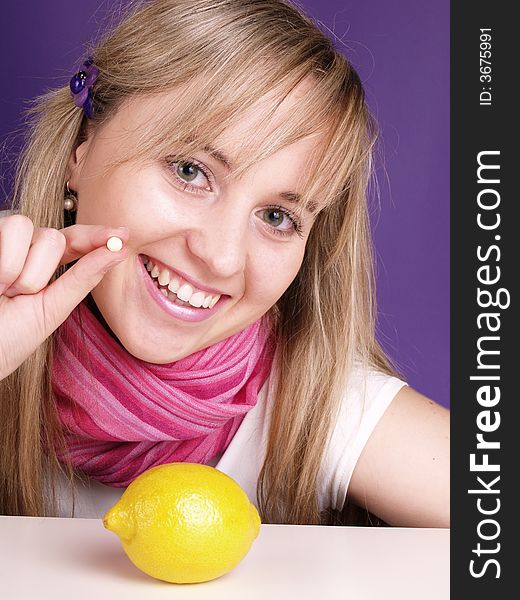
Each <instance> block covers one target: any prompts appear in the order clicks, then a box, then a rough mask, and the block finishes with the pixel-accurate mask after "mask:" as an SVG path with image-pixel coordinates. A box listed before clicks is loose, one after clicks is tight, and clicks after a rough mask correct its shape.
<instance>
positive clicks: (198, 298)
mask: <svg viewBox="0 0 520 600" xmlns="http://www.w3.org/2000/svg"><path fill="white" fill-rule="evenodd" d="M205 299H206V294H204V292H196V293H195V294H193V296H192V297H191V298H190V300H189V303H190V304H191V305H192V306H195V307H196V308H200V307H201V306H202V303H203V302H204V300H205Z"/></svg>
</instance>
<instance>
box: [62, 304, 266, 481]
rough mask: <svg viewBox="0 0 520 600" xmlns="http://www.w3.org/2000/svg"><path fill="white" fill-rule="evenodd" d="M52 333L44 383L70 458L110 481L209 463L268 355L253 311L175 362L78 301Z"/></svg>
mask: <svg viewBox="0 0 520 600" xmlns="http://www.w3.org/2000/svg"><path fill="white" fill-rule="evenodd" d="M82 333H83V334H84V340H83V337H82V336H81V334H82ZM55 340H56V341H55V347H54V362H53V372H52V384H53V390H54V395H55V399H56V405H57V411H58V415H59V419H60V421H61V423H62V426H63V428H64V432H65V439H66V443H67V449H68V453H69V456H70V460H71V461H72V464H73V466H74V468H75V469H78V470H80V471H82V472H84V473H86V474H87V475H88V476H89V477H91V478H92V479H97V480H98V481H101V482H102V483H105V484H107V485H110V486H113V487H126V486H128V485H129V484H130V483H131V482H132V481H133V480H134V479H135V478H136V477H137V476H138V475H140V474H141V473H143V472H144V471H146V470H147V469H150V468H151V467H154V466H156V465H160V464H163V463H169V462H180V461H186V462H196V463H207V462H208V461H209V460H211V459H212V458H213V457H214V456H216V455H218V454H219V453H221V452H222V451H224V450H225V449H226V448H227V446H228V444H229V443H230V441H231V440H232V438H233V436H234V434H235V432H236V431H237V429H238V427H239V426H240V423H241V422H242V419H243V418H244V416H245V414H246V413H247V412H248V411H249V410H251V408H253V406H255V404H256V401H257V396H258V392H259V390H260V388H261V387H262V385H263V384H264V382H265V381H266V379H267V376H268V375H269V372H270V370H271V364H272V358H273V349H272V346H271V343H270V341H269V340H268V339H267V333H266V329H265V324H264V322H263V321H262V319H259V320H258V321H257V322H255V323H253V324H252V325H249V326H248V327H247V328H246V329H245V330H243V331H241V332H239V333H236V334H234V335H232V336H230V337H228V338H226V339H224V340H221V341H220V342H217V343H216V344H214V345H213V346H210V347H208V348H205V349H203V350H199V351H198V352H195V353H194V354H191V355H190V356H187V357H185V358H182V359H180V360H178V361H176V362H172V363H169V364H164V365H156V364H152V363H148V362H145V361H143V360H140V359H138V358H135V357H134V356H132V355H131V354H130V353H129V352H128V351H127V350H125V349H124V348H123V347H122V346H121V344H120V343H119V342H118V341H117V340H116V339H114V338H113V337H112V335H111V334H110V333H109V331H107V330H106V329H105V327H104V326H103V324H102V323H101V322H100V321H99V320H98V319H97V318H96V316H95V315H94V314H93V312H92V311H91V310H90V309H89V308H88V306H87V305H86V303H85V302H82V303H81V304H80V305H79V306H78V307H77V308H76V309H75V310H74V311H73V312H72V313H71V315H70V316H69V318H68V319H67V320H66V321H65V322H64V323H63V325H62V326H61V327H60V329H59V330H58V332H57V334H56V337H55ZM89 364H90V365H91V369H90V371H89V368H88V365H89ZM58 458H59V460H60V461H62V462H63V461H65V460H66V455H65V453H61V452H60V451H59V450H58Z"/></svg>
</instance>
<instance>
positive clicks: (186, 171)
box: [166, 157, 211, 193]
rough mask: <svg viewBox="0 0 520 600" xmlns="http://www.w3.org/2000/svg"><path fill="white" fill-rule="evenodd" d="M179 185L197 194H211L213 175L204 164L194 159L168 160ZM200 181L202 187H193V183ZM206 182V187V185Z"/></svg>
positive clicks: (171, 158)
mask: <svg viewBox="0 0 520 600" xmlns="http://www.w3.org/2000/svg"><path fill="white" fill-rule="evenodd" d="M166 162H167V164H168V167H169V168H170V169H171V171H172V173H173V175H174V178H175V180H176V182H177V183H179V184H181V186H182V189H183V190H187V191H190V192H195V193H205V192H211V174H210V172H209V169H207V168H206V167H205V166H204V165H203V164H201V163H199V162H198V161H195V160H193V159H189V160H188V159H184V160H183V159H176V158H173V157H169V158H167V159H166ZM198 180H200V183H201V185H202V186H203V187H201V185H192V182H195V181H198ZM204 180H205V185H204Z"/></svg>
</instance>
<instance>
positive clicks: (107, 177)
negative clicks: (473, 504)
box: [69, 90, 320, 364]
mask: <svg viewBox="0 0 520 600" xmlns="http://www.w3.org/2000/svg"><path fill="white" fill-rule="evenodd" d="M297 98H298V96H297V91H296V90H295V91H294V92H293V93H292V96H289V97H288V98H287V99H286V100H284V102H283V103H282V104H281V105H280V107H279V108H278V110H277V113H276V114H277V117H276V118H277V119H284V116H286V115H287V114H289V113H290V112H291V111H292V110H295V105H296V103H297V101H298V100H297ZM153 102H154V100H152V99H150V98H145V99H143V98H140V99H133V100H132V101H131V102H128V103H126V104H124V105H123V106H122V107H121V108H120V109H119V111H118V112H117V113H116V114H115V115H114V117H113V118H112V119H111V120H110V121H109V122H108V123H107V124H106V125H105V126H104V127H103V128H101V129H100V130H98V131H97V132H96V133H95V134H94V135H91V136H89V138H88V139H87V141H86V142H84V143H83V144H81V145H80V146H79V147H78V149H77V150H76V151H75V153H74V154H73V156H72V157H71V160H70V163H69V169H70V187H71V189H73V190H75V191H76V192H77V194H78V212H77V215H76V222H77V223H83V224H105V225H110V226H123V225H124V226H126V227H128V228H129V230H130V238H129V241H128V244H127V246H128V248H129V249H130V255H129V258H128V259H127V260H125V261H123V262H122V263H120V264H119V265H117V266H116V267H114V268H113V269H112V270H111V271H110V272H108V273H107V274H106V275H105V277H104V278H103V280H102V281H101V283H100V284H99V285H98V286H97V287H96V288H95V289H94V290H93V292H92V296H93V298H94V300H95V302H96V305H97V306H98V308H99V310H100V311H101V313H102V315H103V317H104V318H105V320H106V322H107V323H108V325H109V327H110V328H111V330H112V331H113V332H114V334H115V335H116V336H117V338H118V339H119V340H120V341H121V343H122V344H123V346H124V347H125V348H126V349H127V350H128V351H129V352H130V353H131V354H133V355H134V356H136V357H138V358H140V359H142V360H145V361H148V362H154V363H158V364H164V363H168V362H172V361H175V360H179V359H181V358H183V357H185V356H188V355H190V354H192V353H193V352H196V351H197V350H200V349H202V348H206V347H207V346H210V345H211V344H214V343H216V342H218V341H220V340H222V339H224V338H226V337H228V336H230V335H232V334H234V333H236V332H238V331H241V330H243V329H244V328H246V327H247V326H248V325H250V324H251V323H253V322H255V321H257V320H258V319H259V318H260V317H261V316H262V315H263V314H265V313H266V312H267V311H268V310H269V309H270V308H271V307H272V306H273V305H274V304H275V303H276V301H277V300H278V299H279V298H280V296H281V295H282V294H283V292H284V291H285V290H286V289H287V288H288V286H289V285H290V283H291V282H292V281H293V279H294V278H295V276H296V274H297V272H298V270H299V268H300V266H301V263H302V260H303V256H304V250H305V244H306V240H307V238H308V235H309V232H310V229H311V225H312V220H313V217H312V216H311V214H310V213H303V214H302V215H301V217H300V218H299V220H300V224H299V225H296V226H295V225H294V224H293V222H292V221H291V216H290V215H291V213H293V212H294V210H295V209H296V208H297V205H295V204H294V202H292V201H291V200H290V199H289V197H288V196H283V195H282V196H280V194H281V193H283V192H292V193H298V192H299V189H298V181H299V177H300V176H301V174H302V173H305V172H306V171H305V170H306V169H307V168H308V167H307V161H308V160H309V158H310V152H311V150H312V149H313V148H314V147H315V144H317V143H319V141H320V139H319V137H314V138H308V139H305V140H301V141H299V142H297V143H295V144H293V145H291V146H288V147H286V148H284V149H282V150H281V151H279V152H277V153H276V154H273V155H272V156H271V157H269V158H267V159H265V160H263V161H262V162H259V163H257V164H256V165H255V166H254V168H252V169H251V170H249V171H247V172H246V173H245V175H243V176H242V177H241V178H240V179H231V178H229V179H228V180H224V176H225V175H226V174H227V172H228V169H227V167H226V165H225V163H224V162H222V156H216V155H214V153H212V151H211V149H209V150H206V151H202V150H201V151H200V152H197V153H195V154H194V155H193V156H190V157H189V161H188V157H186V159H184V160H185V161H186V162H184V163H179V162H177V163H171V164H168V163H167V162H165V161H157V162H155V163H152V162H148V163H147V164H145V163H144V162H143V161H141V162H137V161H136V162H126V163H124V164H123V165H121V166H117V167H115V168H113V169H111V170H110V171H109V173H108V174H107V173H106V172H105V170H104V169H105V166H106V165H107V163H108V162H109V161H111V160H113V159H114V158H116V157H117V156H119V155H120V153H121V152H123V151H126V150H127V149H128V148H129V146H128V144H133V143H137V142H136V139H137V136H138V132H139V125H140V124H141V123H143V119H146V118H147V115H151V114H153ZM259 106H260V107H261V103H260V104H259ZM258 127H265V123H264V122H263V120H262V113H261V111H259V110H255V111H252V112H251V111H250V112H249V113H248V115H247V117H244V118H243V119H242V120H241V121H240V122H238V123H236V124H235V125H234V126H233V127H230V128H229V129H227V130H226V131H225V132H224V134H223V135H222V136H221V138H219V140H218V142H219V144H218V146H219V149H220V150H221V153H224V154H225V157H226V158H227V160H228V161H229V162H230V163H231V164H233V159H234V152H233V139H248V138H243V136H244V135H248V131H249V132H251V131H252V132H254V131H255V130H256V128H258ZM278 207H279V208H278ZM297 229H300V232H298V231H297ZM146 259H148V260H150V261H151V263H152V264H153V265H156V268H155V269H154V270H152V273H151V274H150V273H149V271H148V270H147V269H146V267H145V266H144V260H146ZM148 266H149V267H150V266H151V265H150V264H149V265H148ZM157 273H159V274H160V276H159V278H158V277H157ZM152 275H156V277H152ZM158 280H159V281H158ZM159 284H160V287H161V288H162V289H163V290H164V291H161V290H160V289H159V287H158V285H159ZM172 290H177V291H179V295H180V296H181V297H183V298H184V299H185V300H187V301H188V302H189V300H190V293H192V294H193V295H192V296H191V302H192V303H193V304H195V305H198V304H199V303H200V302H204V304H207V303H208V302H210V299H211V300H212V303H211V304H213V302H214V301H215V300H216V298H217V297H218V296H219V295H220V299H219V300H218V301H217V302H216V303H215V304H214V305H213V307H212V308H211V304H210V308H209V309H208V308H204V307H203V306H201V307H194V306H191V304H189V305H188V306H189V307H186V306H180V305H179V304H177V303H178V302H179V300H177V303H176V302H175V300H174V299H175V298H176V294H175V293H174V291H172ZM165 293H167V294H168V296H165Z"/></svg>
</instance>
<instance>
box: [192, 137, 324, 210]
mask: <svg viewBox="0 0 520 600" xmlns="http://www.w3.org/2000/svg"><path fill="white" fill-rule="evenodd" d="M202 150H203V152H207V153H208V154H209V155H210V156H212V157H213V158H215V159H216V160H218V161H219V162H221V163H222V164H223V165H224V166H225V167H226V168H227V169H228V170H232V164H231V161H230V160H229V158H228V157H227V156H226V155H225V154H224V153H223V152H221V151H220V150H217V149H216V148H214V147H213V146H210V145H208V146H205V147H204V148H203V149H202ZM278 196H279V197H280V198H282V199H283V200H287V202H291V203H292V204H299V203H300V202H301V200H302V196H301V194H297V193H296V192H279V194H278ZM307 210H308V212H310V213H311V214H314V213H316V212H317V210H318V205H317V203H316V202H314V201H312V200H311V201H310V202H309V204H308V208H307Z"/></svg>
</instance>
